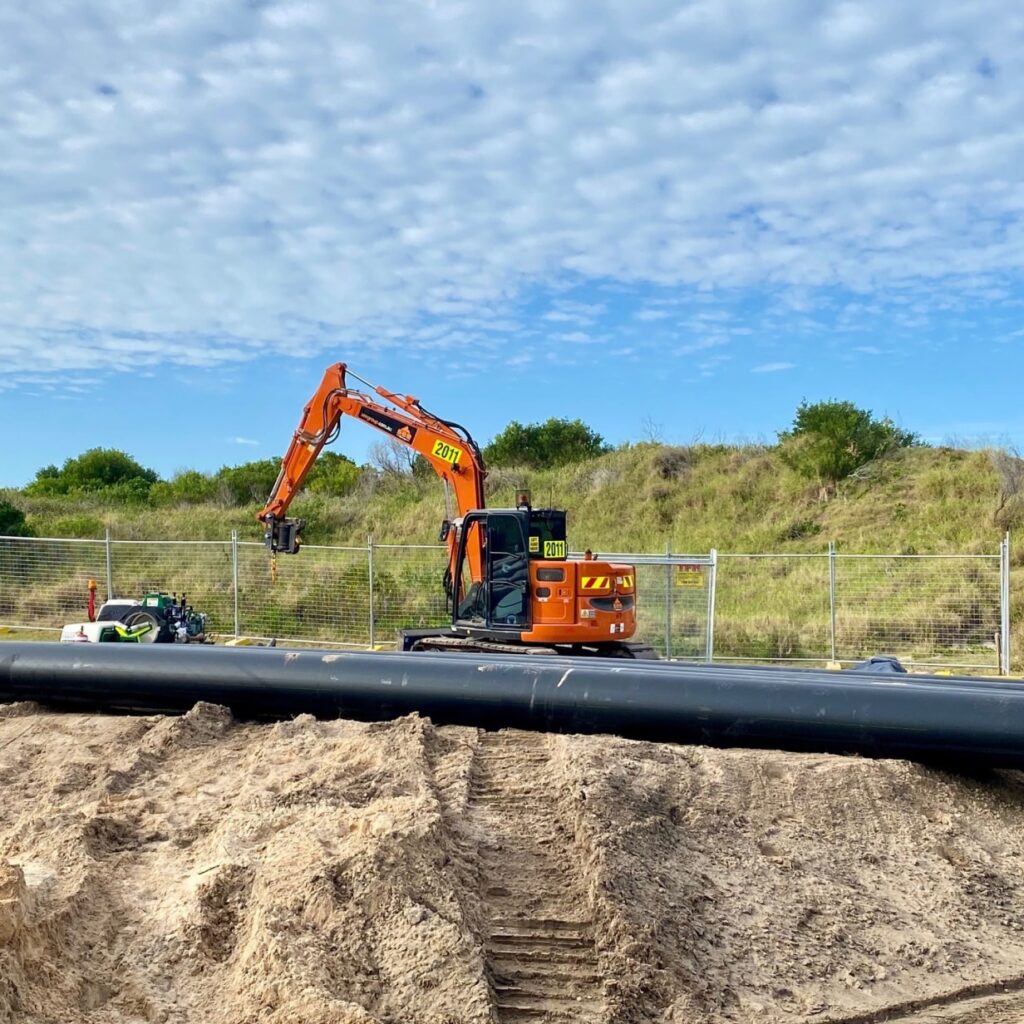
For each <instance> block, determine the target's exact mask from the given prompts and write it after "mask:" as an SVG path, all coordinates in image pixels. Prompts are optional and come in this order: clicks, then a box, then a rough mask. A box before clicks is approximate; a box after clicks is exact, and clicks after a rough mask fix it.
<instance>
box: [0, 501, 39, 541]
mask: <svg viewBox="0 0 1024 1024" xmlns="http://www.w3.org/2000/svg"><path fill="white" fill-rule="evenodd" d="M31 536H32V531H31V529H29V526H28V523H26V522H25V513H24V512H22V511H21V509H20V508H18V507H17V506H16V505H12V504H11V503H10V502H9V501H0V537H31Z"/></svg>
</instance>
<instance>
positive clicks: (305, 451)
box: [259, 363, 654, 658]
mask: <svg viewBox="0 0 1024 1024" xmlns="http://www.w3.org/2000/svg"><path fill="white" fill-rule="evenodd" d="M349 377H352V378H354V379H355V380H357V381H359V383H361V384H363V385H364V386H365V387H367V388H369V389H370V391H371V392H372V396H371V395H370V394H366V393H363V392H361V391H359V390H356V389H353V388H351V387H349V384H348V378H349ZM342 416H351V417H353V418H354V419H357V420H361V421H362V422H363V423H368V424H369V425H370V426H371V427H375V428H376V429H377V430H380V431H383V432H384V433H385V434H387V435H388V436H389V437H391V438H393V439H394V440H395V441H397V442H400V443H401V444H404V445H408V446H409V448H411V449H413V450H414V451H416V452H417V453H419V454H420V455H422V456H423V458H424V459H426V460H427V462H428V463H430V465H431V466H432V467H433V469H434V472H436V473H437V475H438V476H439V477H440V478H441V480H442V481H443V482H444V484H445V487H446V491H447V492H448V493H449V494H451V495H454V499H455V505H456V508H457V510H458V514H457V515H456V516H454V517H453V518H451V519H447V518H446V519H445V520H444V521H443V522H442V523H441V531H440V539H441V540H442V541H445V542H447V545H448V566H447V568H446V569H445V572H444V589H445V594H446V596H447V600H448V608H449V611H450V612H451V626H450V627H448V628H444V629H438V628H435V629H431V630H422V629H418V630H404V631H402V633H401V635H400V640H401V646H402V649H403V650H416V651H422V650H432V651H439V650H443V651H476V652H489V653H494V652H498V653H515V654H521V653H527V654H530V653H535V654H590V655H604V656H609V657H619V658H635V657H640V658H648V657H653V656H654V655H653V652H652V651H651V649H650V648H648V647H644V646H641V645H638V644H629V643H627V642H626V641H628V640H629V638H630V637H632V636H633V634H634V632H635V631H636V571H635V569H634V568H633V566H631V565H621V564H618V563H613V562H605V561H598V560H595V559H594V558H593V557H592V556H590V555H589V552H588V555H587V556H585V557H584V558H583V559H581V560H570V559H569V557H568V548H567V544H566V530H565V512H564V511H562V510H559V509H535V508H532V507H531V505H530V499H529V494H528V492H525V491H522V492H519V493H518V494H517V496H516V507H515V508H499V509H488V508H485V502H484V479H485V478H486V475H487V472H486V469H485V466H484V460H483V456H482V454H481V452H480V449H479V447H478V446H477V444H476V442H475V441H474V440H473V438H472V436H471V435H470V433H469V431H468V430H466V429H465V428H464V427H461V426H459V424H457V423H453V422H452V421H451V420H443V419H441V418H440V417H438V416H435V415H434V414H433V413H430V412H427V410H426V409H424V408H423V406H422V405H420V403H419V401H418V399H416V398H413V397H412V396H410V395H399V394H395V393H394V392H392V391H387V390H386V389H385V388H381V387H377V386H376V385H373V384H370V383H369V382H368V381H365V380H363V378H361V377H359V376H358V375H357V374H356V373H354V372H353V371H351V370H349V369H348V368H347V367H346V365H345V364H344V363H336V364H335V365H333V366H330V367H328V368H327V370H326V372H325V373H324V377H323V380H322V381H321V382H320V386H319V388H317V390H316V393H315V394H314V395H313V397H312V398H311V399H310V400H309V403H308V404H307V405H306V407H305V408H304V409H303V411H302V419H301V420H300V422H299V426H298V429H297V430H296V431H295V435H294V437H293V438H292V442H291V444H290V445H289V446H288V451H287V452H286V453H285V456H284V460H283V462H282V464H281V472H280V474H279V475H278V478H277V482H276V483H275V484H274V488H273V490H272V491H271V493H270V497H269V498H268V499H267V503H266V505H265V506H264V508H263V509H262V510H261V511H260V513H259V519H260V520H261V522H262V523H263V524H264V527H265V530H264V538H265V540H266V544H267V547H268V548H269V549H270V551H271V552H272V553H273V554H274V555H276V554H277V553H279V552H280V553H284V554H296V553H297V552H298V551H299V549H300V547H301V532H302V528H303V526H304V525H305V524H304V522H303V521H302V520H300V519H289V518H287V517H286V513H287V511H288V506H289V505H290V504H291V501H292V499H293V498H294V497H295V495H296V494H297V493H298V491H299V489H300V488H301V487H302V482H303V480H304V479H305V478H306V474H307V473H308V472H309V471H310V469H311V468H312V466H313V463H314V462H315V461H316V458H317V456H318V455H319V454H320V452H321V451H322V450H323V448H324V446H325V445H327V444H329V443H330V442H331V441H333V440H334V439H335V438H336V437H337V435H338V431H339V429H340V424H341V418H342Z"/></svg>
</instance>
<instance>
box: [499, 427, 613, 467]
mask: <svg viewBox="0 0 1024 1024" xmlns="http://www.w3.org/2000/svg"><path fill="white" fill-rule="evenodd" d="M607 451H611V448H610V446H609V445H607V444H605V440H604V438H603V437H602V436H601V435H600V434H598V433H597V432H596V431H594V430H591V428H590V427H588V426H587V425H586V424H585V423H584V422H583V421H582V420H579V419H576V420H566V419H554V418H552V419H549V420H547V422H545V423H529V424H527V425H526V426H524V425H523V424H522V423H519V422H518V421H517V420H513V421H512V422H511V423H510V424H509V425H508V426H507V427H506V428H505V429H504V430H503V431H502V432H501V433H500V434H498V436H497V437H495V438H494V440H493V441H491V443H490V444H489V445H487V447H486V448H485V449H484V459H485V460H486V461H487V463H488V464H489V465H492V466H529V467H531V468H533V469H547V468H549V467H551V466H564V465H568V464H570V463H574V462H583V461H585V460H586V459H593V458H595V457H596V456H598V455H603V454H604V453H605V452H607Z"/></svg>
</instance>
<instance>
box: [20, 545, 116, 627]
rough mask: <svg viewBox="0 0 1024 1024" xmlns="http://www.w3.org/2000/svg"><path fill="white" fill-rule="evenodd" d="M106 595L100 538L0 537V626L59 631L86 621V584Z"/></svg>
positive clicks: (104, 562) (104, 546)
mask: <svg viewBox="0 0 1024 1024" xmlns="http://www.w3.org/2000/svg"><path fill="white" fill-rule="evenodd" d="M90 580H95V581H96V584H97V595H96V596H97V603H99V602H100V601H102V600H104V598H105V597H106V583H105V581H106V545H105V544H104V542H103V541H101V540H99V541H97V540H57V539H52V540H51V539H40V538H37V537H0V626H3V627H5V628H7V629H18V630H21V629H35V630H59V629H60V627H61V626H62V625H64V624H65V623H67V622H82V621H84V620H85V618H86V608H87V603H88V598H89V590H88V587H89V581H90Z"/></svg>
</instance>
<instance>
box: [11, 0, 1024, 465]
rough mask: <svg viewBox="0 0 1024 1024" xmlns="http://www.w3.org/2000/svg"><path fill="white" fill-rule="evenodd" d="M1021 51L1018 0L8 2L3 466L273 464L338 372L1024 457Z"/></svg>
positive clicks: (461, 408) (514, 413) (451, 392)
mask: <svg viewBox="0 0 1024 1024" xmlns="http://www.w3.org/2000/svg"><path fill="white" fill-rule="evenodd" d="M1022 52H1024V8H1021V6H1020V5H1019V4H1017V3H1013V2H1009V0H976V2H973V3H971V4H959V3H951V2H940V3H936V4H929V5H925V4H907V5H898V4H892V3H888V2H874V0H868V2H863V3H817V2H810V0H800V2H797V0H720V2H710V3H689V4H679V3H665V2H658V0H631V2H630V3H624V2H616V3H600V2H595V0H588V2H584V0H580V2H570V0H544V2H536V3H533V2H524V0H519V2H516V3H504V2H497V0H496V2H494V3H487V4H480V3H468V2H466V3H463V2H454V0H435V2H433V3H424V2H415V3H414V2H403V0H393V2H391V3H387V4H379V5H369V4H363V3H355V2H346V0H308V2H288V0H281V2H274V0H248V2H240V0H231V2H227V0H188V2H178V3H166V4H146V3H142V2H137V0H136V2H128V0H93V2H84V3H80V4H76V5H72V6H71V7H68V6H66V5H64V4H58V3H56V2H53V0H42V2H40V3H37V4H33V5H7V6H6V7H5V8H4V9H3V10H2V11H0V97H2V100H3V102H2V103H0V214H2V221H0V223H2V225H3V229H2V230H0V429H2V431H3V434H4V436H5V437H6V438H8V444H6V445H5V446H4V448H3V454H2V455H0V485H3V484H21V483H24V482H25V481H27V480H28V479H30V478H31V476H32V475H33V473H34V472H35V470H36V469H37V468H38V467H39V466H40V465H43V464H45V463H48V462H57V463H59V462H61V461H62V460H63V459H65V458H67V457H68V456H70V455H74V454H76V453H78V452H79V451H81V450H83V449H84V448H87V447H91V446H94V445H105V446H117V447H122V448H124V449H126V450H128V451H130V452H132V453H133V454H134V455H136V456H137V457H139V458H140V459H141V460H142V461H144V462H145V463H147V464H148V465H151V466H153V467H154V468H156V469H158V470H159V471H161V472H162V473H164V474H170V473H171V472H173V471H174V470H175V469H178V468H182V467H185V466H193V467H198V468H203V469H214V468H216V467H218V466H219V465H221V464H224V463H230V462H237V461H241V460H244V459H248V458H256V457H266V456H274V455H277V454H279V453H280V452H282V451H283V449H284V447H285V446H286V444H287V441H288V439H289V437H290V434H291V431H292V430H293V429H294V426H295V422H296V420H297V418H298V415H299V413H300V411H301V407H302V405H303V403H304V401H305V400H306V398H307V397H308V395H309V394H310V393H311V392H312V390H313V389H314V388H315V386H316V384H317V382H318V380H319V378H320V374H321V372H322V370H323V367H324V366H326V365H327V364H328V363H330V362H334V361H337V360H346V361H348V362H349V363H350V364H351V365H352V366H353V367H354V368H355V369H357V370H358V371H360V372H361V373H362V374H363V375H364V376H368V377H370V378H371V379H373V380H376V381H378V382H380V383H382V384H384V385H385V386H387V387H389V388H392V389H394V390H399V391H406V392H410V393H413V394H415V395H417V396H418V397H420V398H421V399H422V400H423V401H424V404H426V405H427V406H428V407H429V408H432V409H434V410H436V411H437V412H439V413H442V414H444V415H446V416H449V417H451V418H454V419H457V420H459V421H460V422H463V423H465V424H466V425H467V426H468V427H470V429H471V430H473V432H474V433H475V434H476V435H477V436H478V438H479V439H480V440H486V439H488V438H489V437H490V436H491V435H492V434H493V433H494V432H496V431H497V430H499V429H500V428H501V427H502V426H503V425H504V424H505V423H506V422H508V420H510V419H512V418H518V419H520V420H533V419H542V418H546V417H547V416H551V415H554V416H570V417H575V416H581V417H582V418H583V419H585V420H586V421H587V422H589V423H591V424H592V425H593V426H595V427H596V428H597V429H599V430H600V431H601V432H602V433H604V434H605V435H606V436H607V437H608V439H609V440H611V441H614V442H618V441H623V440H627V439H638V438H641V437H643V436H645V435H646V434H648V433H651V432H655V433H657V434H658V436H660V437H661V438H662V439H664V440H666V441H670V442H679V443H686V442H689V441H692V440H693V439H694V438H697V437H702V438H704V439H705V440H711V439H714V440H717V439H733V438H737V439H750V440H758V439H771V438H772V437H773V436H774V433H775V431H776V430H778V429H780V428H784V427H785V426H786V425H787V424H788V422H789V421H790V420H791V418H792V413H793V410H794V408H795V406H796V405H797V403H798V402H799V401H800V400H801V398H803V397H807V398H809V399H812V400H814V399H818V398H824V397H839V398H849V399H852V400H854V401H856V402H858V403H859V404H862V405H866V406H868V407H869V408H872V409H873V410H875V411H876V412H877V413H885V414H889V415H891V416H893V417H894V418H896V419H897V420H898V421H899V422H900V423H901V424H903V425H904V426H906V427H909V428H910V429H913V430H916V431H918V432H919V433H921V434H922V435H924V436H925V437H926V438H928V439H931V440H936V441H942V440H949V439H955V440H960V441H962V442H966V443H978V442H986V441H995V442H1008V443H1013V444H1022V443H1024V413H1022V412H1021V411H1020V407H1021V401H1020V397H1019V394H1020V381H1021V380H1022V379H1024V372H1022V371H1024V365H1022V362H1024V360H1022V358H1021V347H1022V345H1024V317H1022V316H1021V310H1022V305H1021V299H1022V295H1024V288H1022V281H1021V270H1022V264H1024V231H1022V211H1024V174H1022V173H1021V168H1022V167H1024V63H1022V61H1021V58H1020V54H1021V53H1022ZM376 440H378V438H377V437H376V436H374V435H372V434H371V432H370V430H369V428H366V427H364V426H363V425H360V424H349V425H346V427H345V428H343V430H342V436H341V440H340V447H341V449H342V450H344V451H347V452H348V453H349V454H352V455H353V456H354V457H356V458H363V457H364V456H365V454H366V450H367V448H368V447H369V445H371V444H372V443H373V442H374V441H376Z"/></svg>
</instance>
